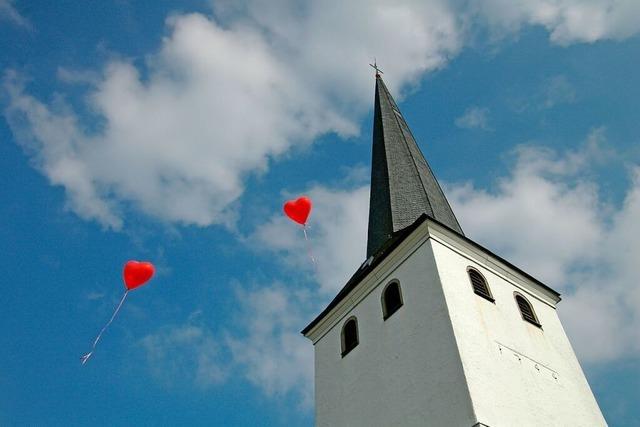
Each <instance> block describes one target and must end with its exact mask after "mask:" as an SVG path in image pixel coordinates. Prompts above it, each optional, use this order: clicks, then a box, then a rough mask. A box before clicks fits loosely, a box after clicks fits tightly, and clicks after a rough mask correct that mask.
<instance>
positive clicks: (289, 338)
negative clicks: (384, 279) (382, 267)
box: [228, 186, 369, 408]
mask: <svg viewBox="0 0 640 427" xmlns="http://www.w3.org/2000/svg"><path fill="white" fill-rule="evenodd" d="M305 194H308V195H309V196H310V197H311V198H312V200H313V201H314V202H315V206H316V207H315V208H314V210H313V211H312V213H311V217H310V221H309V223H310V224H311V227H312V228H311V233H310V236H311V246H312V248H313V252H314V255H315V257H316V258H317V270H314V268H313V266H312V263H311V260H310V258H309V256H308V253H307V251H306V248H305V241H304V237H303V234H302V230H300V229H299V227H298V226H297V225H295V224H294V223H292V222H291V221H289V220H288V219H286V218H284V216H283V215H277V216H274V217H272V218H270V219H269V220H268V221H267V222H266V223H265V224H263V225H261V226H259V227H258V228H257V230H256V232H255V233H254V235H253V236H251V237H250V239H248V241H250V242H252V245H253V246H254V247H255V242H257V243H258V245H259V246H261V247H262V249H266V250H268V251H270V252H273V253H276V254H277V255H278V256H277V259H280V260H283V261H284V264H283V265H284V266H285V268H286V269H287V270H288V271H289V272H291V274H290V276H291V277H292V279H291V280H292V283H291V284H290V285H287V286H284V285H282V284H275V285H271V286H266V287H263V288H257V289H254V290H251V291H246V290H244V291H241V292H240V293H239V302H240V306H241V307H242V310H241V313H239V320H238V322H237V324H239V325H246V327H244V328H241V329H244V333H243V334H238V333H237V331H234V332H233V333H232V335H230V336H231V338H230V339H229V340H228V342H229V344H230V346H231V350H232V355H233V359H234V361H235V363H236V364H239V365H240V366H241V367H243V368H244V372H245V374H246V376H247V378H249V380H250V381H252V382H253V383H254V384H256V385H257V386H259V387H260V388H261V389H262V390H264V391H265V393H266V394H267V395H270V396H273V395H276V394H287V393H295V394H297V395H298V396H299V397H300V400H301V403H302V405H303V406H304V407H307V408H308V407H310V404H311V403H312V398H313V346H312V345H311V344H310V343H309V341H308V340H307V339H306V338H304V337H303V336H302V335H301V334H300V330H301V329H302V328H303V327H304V326H305V325H306V323H308V322H309V321H311V319H312V318H313V316H315V315H317V314H318V313H319V311H320V310H321V309H322V308H323V306H324V304H326V303H328V301H329V299H330V298H332V297H333V296H334V295H335V293H336V292H337V290H338V289H340V288H341V287H342V286H343V285H344V284H345V283H346V281H347V279H348V278H349V277H350V276H351V275H352V274H353V273H354V272H355V271H356V269H357V268H358V266H359V265H360V264H361V263H362V261H364V257H365V253H366V252H365V251H366V238H367V235H366V233H367V217H368V201H369V188H368V187H356V188H355V189H351V190H344V189H330V188H326V187H320V186H316V187H313V188H311V189H309V191H307V192H305ZM314 272H315V274H316V275H315V279H316V280H317V281H318V283H319V286H316V285H312V286H308V282H309V280H308V279H307V278H305V277H304V276H306V275H312V274H313V273H314Z"/></svg>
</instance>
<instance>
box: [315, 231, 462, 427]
mask: <svg viewBox="0 0 640 427" xmlns="http://www.w3.org/2000/svg"><path fill="white" fill-rule="evenodd" d="M414 234H420V233H414ZM412 237H413V236H412ZM407 240H412V239H407ZM399 254H403V255H399ZM389 258H391V259H390V260H386V265H383V266H380V267H379V268H377V269H376V270H375V271H374V272H373V273H372V274H371V275H375V276H376V277H375V279H371V280H374V282H375V283H372V284H370V285H367V284H361V285H362V286H364V287H367V286H369V287H370V290H368V291H367V292H368V293H366V294H365V295H364V296H362V295H361V296H360V297H357V296H353V295H352V296H351V297H350V298H353V299H354V300H351V301H349V302H348V304H349V306H347V308H346V309H344V310H342V313H341V314H340V315H339V316H336V318H335V319H334V320H333V321H332V322H333V325H330V326H326V327H325V328H326V332H324V334H323V335H321V337H320V338H317V341H316V342H315V378H316V384H315V387H316V423H317V425H318V426H323V427H324V426H332V427H334V426H367V427H374V426H385V427H386V426H409V427H410V426H436V427H437V426H471V425H473V424H474V415H473V411H472V408H471V403H470V399H469V394H468V390H467V385H466V383H465V379H464V377H463V372H462V365H461V361H460V358H459V356H458V353H457V348H456V343H455V340H454V337H453V331H452V328H451V322H450V319H449V314H448V312H447V307H446V305H445V303H444V295H443V292H442V287H441V285H440V283H439V279H438V274H437V272H436V267H435V263H434V257H433V253H432V249H431V244H430V242H429V241H425V240H424V236H423V240H422V243H420V242H418V241H417V240H416V239H413V244H411V243H407V244H404V243H403V245H402V246H401V247H400V248H397V249H396V251H395V252H394V254H393V255H392V256H390V257H389ZM371 275H370V276H371ZM392 279H397V280H398V281H399V282H400V285H401V289H402V295H403V300H404V305H403V307H401V308H400V309H399V310H398V311H397V312H396V313H394V314H393V315H392V316H391V317H390V318H388V319H387V320H386V321H384V320H383V317H382V307H381V293H382V290H383V289H384V287H385V285H386V284H387V283H388V282H389V281H391V280H392ZM365 281H366V280H365ZM353 293H354V294H357V292H355V291H354V292H353ZM358 298H361V299H358ZM351 316H356V317H357V319H358V328H359V340H360V343H359V345H358V346H357V347H356V348H355V349H353V350H352V351H351V352H350V353H349V354H347V355H346V356H345V357H344V358H343V357H341V354H340V353H341V348H340V332H341V328H342V325H343V324H344V322H345V321H346V320H347V319H348V318H349V317H351Z"/></svg>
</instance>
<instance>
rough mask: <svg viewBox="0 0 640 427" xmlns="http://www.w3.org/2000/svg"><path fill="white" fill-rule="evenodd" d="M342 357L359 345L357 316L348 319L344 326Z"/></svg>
mask: <svg viewBox="0 0 640 427" xmlns="http://www.w3.org/2000/svg"><path fill="white" fill-rule="evenodd" d="M341 338H342V357H344V356H346V355H347V353H349V352H350V351H351V350H353V349H354V348H355V347H356V346H357V345H358V321H357V320H356V318H355V317H352V318H350V319H349V320H347V321H346V322H345V324H344V326H343V327H342V337H341Z"/></svg>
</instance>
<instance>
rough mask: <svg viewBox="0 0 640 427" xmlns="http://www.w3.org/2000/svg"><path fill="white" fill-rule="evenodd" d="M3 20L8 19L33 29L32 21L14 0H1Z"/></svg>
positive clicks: (0, 9) (0, 18)
mask: <svg viewBox="0 0 640 427" xmlns="http://www.w3.org/2000/svg"><path fill="white" fill-rule="evenodd" d="M2 20H7V21H9V22H12V23H13V24H15V25H17V26H19V27H23V28H26V29H28V30H31V29H33V26H32V25H31V22H29V20H28V19H27V18H25V17H24V16H22V15H21V14H20V12H18V10H17V9H16V7H15V6H14V5H13V0H0V21H2Z"/></svg>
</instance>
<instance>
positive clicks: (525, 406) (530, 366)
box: [430, 224, 606, 427]
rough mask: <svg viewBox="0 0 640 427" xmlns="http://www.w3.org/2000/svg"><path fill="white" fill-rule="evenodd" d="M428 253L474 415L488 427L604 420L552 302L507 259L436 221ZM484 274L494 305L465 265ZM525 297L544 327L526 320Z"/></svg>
mask: <svg viewBox="0 0 640 427" xmlns="http://www.w3.org/2000/svg"><path fill="white" fill-rule="evenodd" d="M430 234H431V239H430V241H431V242H432V246H433V252H434V256H435V260H436V264H437V268H438V274H439V278H440V281H441V283H442V285H443V290H444V294H445V297H446V304H447V307H448V310H449V314H450V318H451V321H452V325H453V329H454V332H455V337H456V341H457V344H458V347H459V352H460V357H461V360H462V363H463V367H464V372H465V376H466V379H467V383H468V386H469V391H470V395H471V398H472V402H473V408H474V411H475V414H476V417H477V420H478V421H479V422H481V423H483V424H486V425H488V426H491V427H511V426H521V427H527V426H532V427H533V426H535V427H539V426H572V427H579V426H585V427H594V426H602V425H606V422H605V420H604V418H603V416H602V413H601V412H600V409H599V407H598V404H597V403H596V401H595V398H594V397H593V394H592V392H591V389H590V388H589V384H588V383H587V380H586V378H585V376H584V374H583V372H582V369H581V367H580V365H579V363H578V360H577V359H576V356H575V354H574V352H573V350H572V348H571V345H570V343H569V340H568V338H567V336H566V334H565V331H564V329H563V328H562V325H561V323H560V319H559V317H558V314H557V312H556V308H555V307H554V301H552V300H550V299H549V296H548V295H546V294H545V292H544V291H543V290H541V289H539V288H536V286H535V285H532V284H531V282H528V281H527V280H518V274H517V273H514V272H513V271H512V270H510V269H509V268H508V267H507V266H505V265H504V264H502V265H501V264H500V263H499V262H498V261H496V260H495V259H491V258H490V257H487V256H486V255H485V256H483V255H481V254H479V253H478V252H477V251H474V250H473V248H471V247H470V246H468V244H465V243H464V242H462V240H461V239H459V238H457V237H456V236H454V235H452V233H450V232H449V231H447V230H445V229H443V228H442V227H439V226H437V225H435V224H431V225H430ZM469 266H472V267H475V268H476V269H477V270H478V271H480V273H482V274H483V276H484V277H485V278H486V280H487V282H488V285H489V287H490V290H491V293H492V294H493V297H494V298H495V303H492V302H490V301H488V300H486V299H484V298H482V297H479V296H478V295H476V294H474V293H473V290H472V287H471V284H470V282H469V278H468V275H467V267H469ZM514 292H519V293H521V294H522V295H524V296H525V297H526V298H527V300H528V301H529V302H530V303H531V305H532V306H533V309H534V311H535V313H536V315H537V317H538V320H539V322H540V323H541V324H542V328H538V327H536V326H535V325H532V324H530V323H528V322H525V321H524V320H523V319H522V317H521V314H520V311H519V309H518V307H517V304H516V302H515V299H514Z"/></svg>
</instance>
